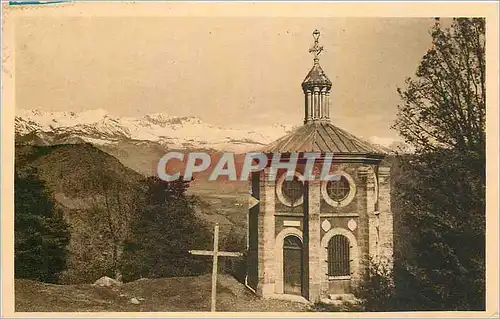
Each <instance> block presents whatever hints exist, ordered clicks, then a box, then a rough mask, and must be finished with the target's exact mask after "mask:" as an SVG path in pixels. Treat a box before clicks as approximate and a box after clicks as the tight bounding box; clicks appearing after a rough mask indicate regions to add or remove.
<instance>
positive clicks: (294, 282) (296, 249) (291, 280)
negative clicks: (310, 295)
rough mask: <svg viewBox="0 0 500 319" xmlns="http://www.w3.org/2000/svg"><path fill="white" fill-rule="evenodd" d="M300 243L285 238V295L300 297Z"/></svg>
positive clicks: (296, 240)
mask: <svg viewBox="0 0 500 319" xmlns="http://www.w3.org/2000/svg"><path fill="white" fill-rule="evenodd" d="M302 273H303V267H302V242H301V240H300V239H299V238H298V237H296V236H293V235H291V236H287V237H285V239H284V243H283V276H284V292H285V294H292V295H299V296H300V295H302Z"/></svg>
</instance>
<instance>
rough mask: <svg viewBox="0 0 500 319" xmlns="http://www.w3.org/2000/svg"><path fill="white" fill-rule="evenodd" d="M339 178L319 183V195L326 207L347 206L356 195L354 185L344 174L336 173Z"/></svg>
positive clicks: (349, 177)
mask: <svg viewBox="0 0 500 319" xmlns="http://www.w3.org/2000/svg"><path fill="white" fill-rule="evenodd" d="M338 175H340V178H335V179H330V180H328V181H324V182H323V183H321V194H322V195H323V199H324V200H325V201H326V202H327V203H328V205H330V206H333V207H342V206H346V205H347V204H349V203H350V202H351V201H352V200H353V199H354V196H355V194H356V184H355V182H354V180H353V179H352V177H351V176H350V175H349V174H347V173H345V172H337V176H338Z"/></svg>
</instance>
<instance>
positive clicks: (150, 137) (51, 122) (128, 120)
mask: <svg viewBox="0 0 500 319" xmlns="http://www.w3.org/2000/svg"><path fill="white" fill-rule="evenodd" d="M290 129H291V126H289V125H281V124H276V125H273V126H268V127H246V128H232V127H219V126H214V125H211V124H207V123H204V122H203V121H201V120H200V119H199V118H197V117H178V116H168V115H165V114H161V113H156V114H148V115H144V116H142V117H139V118H134V117H122V118H119V117H114V116H112V115H110V114H108V113H107V112H106V111H105V110H102V109H96V110H88V111H83V112H44V111H40V110H18V111H17V112H16V117H15V130H16V135H17V136H18V137H19V139H21V140H22V138H23V137H26V136H30V135H31V136H33V135H36V138H37V139H39V143H42V144H53V143H55V142H54V141H55V139H57V140H59V139H61V138H63V139H64V141H66V142H67V141H76V142H82V141H85V142H91V143H93V144H97V145H107V144H113V143H118V142H123V141H137V142H141V141H146V142H157V143H160V144H161V145H162V146H165V147H167V148H176V149H177V148H181V149H184V148H203V149H205V148H208V149H214V150H224V151H234V152H240V151H241V152H244V151H248V150H251V149H255V148H258V147H259V146H261V145H265V144H268V143H270V142H272V141H273V140H275V139H277V138H279V137H281V136H283V135H284V134H286V133H287V132H288V131H289V130H290ZM44 140H45V143H43V142H44Z"/></svg>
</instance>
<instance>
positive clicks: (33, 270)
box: [14, 168, 70, 283]
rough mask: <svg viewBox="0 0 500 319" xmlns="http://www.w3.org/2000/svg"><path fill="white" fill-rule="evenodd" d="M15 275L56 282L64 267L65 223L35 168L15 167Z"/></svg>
mask: <svg viewBox="0 0 500 319" xmlns="http://www.w3.org/2000/svg"><path fill="white" fill-rule="evenodd" d="M14 187H15V191H14V198H15V211H14V234H15V235H14V242H15V250H14V255H15V257H14V267H15V277H16V278H25V279H32V280H39V281H44V282H50V283H56V282H57V281H58V277H59V274H60V273H61V272H62V271H63V270H65V269H66V260H67V256H68V250H67V245H68V243H69V240H70V233H69V231H68V224H67V223H66V222H65V220H64V219H63V216H62V213H61V211H59V210H58V209H56V208H55V206H54V203H53V201H52V198H51V194H50V193H49V192H48V191H47V189H46V187H45V184H44V183H43V182H42V181H41V180H39V179H38V177H37V175H36V170H35V169H29V168H28V169H26V170H23V171H20V170H19V169H16V171H15V180H14Z"/></svg>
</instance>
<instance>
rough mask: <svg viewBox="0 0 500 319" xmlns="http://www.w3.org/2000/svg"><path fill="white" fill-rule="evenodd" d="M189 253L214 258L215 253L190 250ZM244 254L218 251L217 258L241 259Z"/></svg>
mask: <svg viewBox="0 0 500 319" xmlns="http://www.w3.org/2000/svg"><path fill="white" fill-rule="evenodd" d="M189 253H190V254H191V255H201V256H213V255H214V252H213V251H211V250H190V251H189ZM242 255H243V254H242V253H237V252H230V251H218V252H217V256H222V257H240V256H242Z"/></svg>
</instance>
